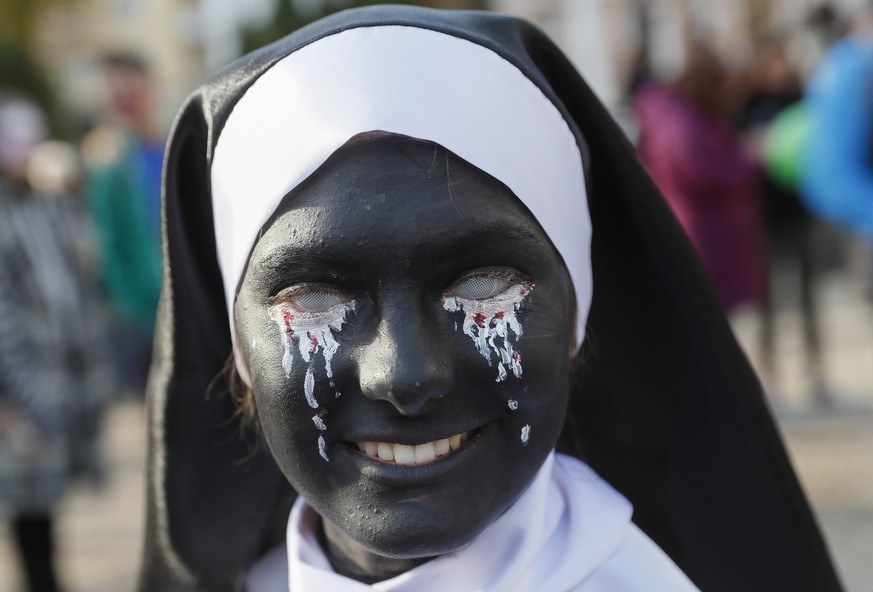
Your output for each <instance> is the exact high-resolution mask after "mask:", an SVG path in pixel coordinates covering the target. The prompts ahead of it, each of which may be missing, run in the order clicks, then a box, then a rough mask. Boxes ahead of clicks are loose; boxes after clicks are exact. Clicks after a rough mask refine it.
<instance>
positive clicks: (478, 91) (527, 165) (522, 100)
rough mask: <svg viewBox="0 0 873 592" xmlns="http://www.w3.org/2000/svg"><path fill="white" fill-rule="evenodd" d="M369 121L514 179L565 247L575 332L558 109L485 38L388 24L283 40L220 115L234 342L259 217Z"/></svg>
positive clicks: (586, 241)
mask: <svg viewBox="0 0 873 592" xmlns="http://www.w3.org/2000/svg"><path fill="white" fill-rule="evenodd" d="M370 131H385V132H391V133H396V134H403V135H406V136H411V137H414V138H418V139H421V140H429V141H432V142H435V143H437V144H439V145H441V146H443V147H444V148H447V149H448V150H450V151H452V152H454V153H455V154H457V155H458V156H460V157H461V158H463V159H464V160H466V161H467V162H469V163H471V164H472V165H474V166H476V167H477V168H479V169H481V170H482V171H485V172H486V173H488V174H489V175H491V176H492V177H494V178H496V179H498V180H500V181H502V182H503V183H504V184H505V185H506V186H507V187H509V189H511V190H512V192H513V193H514V194H515V195H516V196H517V197H518V198H519V199H520V200H521V201H522V203H524V204H525V206H527V208H528V209H529V210H530V211H531V213H532V214H533V215H534V217H535V218H536V219H537V221H538V222H539V223H540V225H541V226H542V227H543V229H544V230H545V232H546V234H548V236H549V238H550V239H551V240H552V243H553V244H554V246H555V248H556V249H557V251H558V253H560V255H561V257H563V259H564V263H565V264H566V266H567V270H568V272H569V274H570V279H571V280H572V282H573V287H574V289H575V292H576V309H577V310H576V312H577V327H576V335H577V345H581V343H582V339H583V338H584V335H585V323H586V320H587V317H588V309H589V307H590V305H591V293H592V278H591V220H590V216H589V214H588V199H587V195H586V191H585V177H584V172H583V170H582V158H581V156H580V152H579V147H578V146H577V144H576V140H575V138H574V136H573V133H572V132H571V131H570V128H569V126H568V125H567V122H566V121H565V120H564V118H563V117H562V115H561V113H560V112H559V111H558V109H557V108H556V107H555V105H554V104H553V103H552V102H551V101H550V100H549V99H548V98H547V97H546V96H545V95H544V94H543V93H542V91H541V90H540V89H539V88H537V86H536V85H535V84H534V83H533V82H531V81H530V80H529V79H528V78H527V77H526V76H525V75H524V74H522V72H521V71H520V70H519V69H518V68H517V67H515V66H514V65H512V64H510V63H509V62H507V61H506V60H505V59H503V58H502V57H500V56H499V55H497V54H496V53H494V52H493V51H491V50H490V49H487V48H485V47H482V46H481V45H477V44H475V43H472V42H470V41H466V40H463V39H459V38H457V37H453V36H451V35H446V34H444V33H439V32H436V31H431V30H428V29H421V28H418V27H407V26H394V25H392V26H377V27H365V28H356V29H350V30H346V31H342V32H340V33H336V34H334V35H331V36H328V37H325V38H322V39H320V40H318V41H316V42H314V43H312V44H310V45H307V46H305V47H303V48H301V49H299V50H297V51H295V52H294V53H292V54H290V55H288V56H287V57H285V58H283V59H282V60H280V61H279V62H277V63H276V64H275V65H273V66H272V67H271V68H270V69H269V70H268V71H267V72H265V73H264V74H263V75H261V77H260V78H258V80H256V81H255V82H254V84H252V86H251V87H250V88H249V89H248V90H247V91H246V93H245V94H244V95H243V97H242V98H241V99H240V100H239V102H238V103H237V104H236V106H235V107H234V109H233V112H232V113H231V114H230V116H229V117H228V119H227V123H226V124H225V126H224V129H223V130H222V131H221V135H220V136H219V139H218V143H217V145H216V147H215V156H214V159H213V163H212V171H211V174H212V202H213V211H214V216H215V236H216V244H217V248H218V262H219V267H220V268H221V273H222V277H223V281H224V293H225V297H226V300H227V307H228V318H229V319H230V320H231V323H230V324H231V335H232V336H233V339H234V344H236V333H235V329H234V323H233V318H234V315H233V304H234V300H235V298H236V288H237V285H238V283H239V280H240V276H241V274H242V272H243V269H245V264H246V261H247V259H248V257H249V254H250V252H251V249H252V246H253V244H254V242H255V240H256V238H257V235H258V232H259V230H260V229H261V227H262V226H263V225H264V223H266V221H267V220H268V219H269V217H270V216H271V215H272V214H273V212H274V211H275V209H276V208H277V207H278V205H279V202H280V201H281V200H282V198H283V197H284V196H285V195H286V194H287V193H288V192H289V191H291V190H292V189H293V188H294V187H296V186H297V185H299V184H300V183H301V182H302V181H303V180H304V179H306V178H307V177H308V176H309V175H310V174H312V173H313V172H314V171H315V170H316V169H317V168H318V167H319V166H321V165H322V164H323V163H324V162H325V161H326V160H327V159H328V158H329V157H330V155H331V154H333V153H334V152H335V151H336V150H337V149H338V148H340V147H341V146H342V145H343V144H345V143H346V142H347V141H348V140H349V139H350V138H352V137H353V136H355V135H357V134H359V133H363V132H370ZM234 351H235V352H236V355H237V368H238V370H239V371H240V373H241V374H242V376H243V379H244V380H245V381H246V382H247V383H248V382H249V379H248V376H247V373H246V368H245V364H242V363H240V359H239V353H238V352H239V348H237V347H236V346H235V347H234Z"/></svg>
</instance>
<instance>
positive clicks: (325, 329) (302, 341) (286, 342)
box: [270, 300, 355, 406]
mask: <svg viewBox="0 0 873 592" xmlns="http://www.w3.org/2000/svg"><path fill="white" fill-rule="evenodd" d="M354 310H355V301H354V300H352V301H351V302H348V303H346V304H343V305H340V306H335V307H333V308H331V309H330V310H327V311H325V312H317V313H315V312H297V311H296V310H294V309H293V308H291V307H290V306H289V305H288V304H285V303H279V304H277V305H275V306H273V307H271V308H270V318H271V319H273V320H274V321H275V322H276V324H277V325H278V326H279V330H280V331H281V333H282V347H283V348H284V350H285V351H284V354H283V356H282V369H283V370H285V376H291V370H292V368H293V366H294V339H297V349H298V351H299V352H300V357H301V358H303V361H304V362H310V366H309V368H308V369H307V375H308V374H309V370H310V369H312V364H311V362H312V358H313V356H314V355H315V354H317V353H318V352H319V350H320V351H321V352H322V355H323V356H324V371H325V374H326V375H327V378H328V380H330V384H331V386H333V384H334V383H333V365H332V362H333V356H334V354H335V353H336V351H337V349H339V343H337V341H336V339H334V336H333V333H334V332H335V331H341V330H342V328H343V323H345V321H346V316H347V315H348V313H349V312H354ZM305 380H306V379H305ZM304 386H305V385H304ZM307 401H309V397H307ZM310 405H312V403H311V402H310ZM316 406H317V405H316Z"/></svg>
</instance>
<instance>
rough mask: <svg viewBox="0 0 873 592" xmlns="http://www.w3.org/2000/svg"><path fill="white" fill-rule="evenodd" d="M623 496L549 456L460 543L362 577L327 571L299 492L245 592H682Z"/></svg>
mask: <svg viewBox="0 0 873 592" xmlns="http://www.w3.org/2000/svg"><path fill="white" fill-rule="evenodd" d="M630 517H631V506H630V503H629V502H628V501H627V500H626V499H625V498H624V497H623V496H622V495H621V494H619V493H618V492H617V491H615V490H614V489H613V488H612V487H610V486H609V485H608V484H607V483H606V482H605V481H603V480H602V479H601V478H600V477H598V476H597V474H595V473H594V471H593V470H591V469H590V468H589V467H588V466H587V465H585V464H584V463H582V462H581V461H579V460H577V459H575V458H572V457H569V456H564V455H560V454H557V455H556V454H554V453H553V454H551V455H550V456H549V457H548V459H546V462H545V463H544V464H543V466H542V468H541V469H540V471H539V473H538V474H537V476H536V478H535V479H534V480H533V482H532V483H531V485H530V486H529V487H528V489H527V490H526V491H525V493H524V494H522V496H521V497H520V498H519V499H518V501H516V502H515V504H513V505H512V507H511V508H510V509H509V510H507V511H506V513H504V514H503V515H502V516H501V517H500V518H498V519H497V520H496V521H495V522H494V523H493V524H491V525H490V526H489V527H488V528H486V529H485V530H484V531H483V532H482V534H480V535H479V536H478V537H476V539H474V540H473V542H472V543H470V544H469V545H468V546H467V547H465V548H463V549H461V550H459V551H456V552H454V553H449V554H447V555H443V556H441V557H438V558H436V559H434V560H432V561H429V562H427V563H424V564H422V565H420V566H418V567H416V568H414V569H412V570H410V571H408V572H406V573H403V574H400V575H399V576H396V577H394V578H391V579H390V580H385V581H382V582H379V583H377V584H372V585H366V584H362V583H360V582H357V581H354V580H351V579H349V578H346V577H344V576H341V575H339V574H337V573H335V572H334V571H333V569H331V567H330V563H329V562H328V560H327V557H326V556H325V555H324V552H323V551H322V549H321V546H320V545H319V543H318V538H317V536H316V532H317V527H318V516H317V514H316V513H315V511H314V510H313V509H312V508H310V507H309V505H308V504H307V503H306V502H305V500H303V498H298V500H297V503H295V505H294V508H293V510H292V511H291V516H290V518H289V520H288V539H287V540H288V543H287V545H286V547H282V548H279V549H276V550H275V551H273V552H271V553H270V554H268V555H267V556H265V557H264V558H262V559H261V560H260V561H259V562H258V563H257V564H255V566H254V567H253V568H252V570H251V571H250V572H249V575H248V578H247V581H246V589H247V590H248V592H328V591H329V592H365V591H367V590H376V591H379V592H446V591H448V590H451V591H452V592H467V591H469V592H486V591H487V592H686V591H688V592H690V591H694V590H697V588H696V587H695V586H694V584H692V583H691V582H690V581H689V580H688V578H687V577H686V576H685V575H684V574H683V573H682V572H681V571H680V570H679V568H678V567H676V565H674V564H673V562H672V561H671V560H670V559H669V557H667V555H666V554H665V553H664V552H663V551H661V549H660V548H658V546H657V545H655V543H653V542H652V541H651V539H649V538H648V537H647V536H646V535H645V534H643V532H642V531H640V530H639V529H638V528H637V527H636V525H634V524H633V523H632V522H631V521H630Z"/></svg>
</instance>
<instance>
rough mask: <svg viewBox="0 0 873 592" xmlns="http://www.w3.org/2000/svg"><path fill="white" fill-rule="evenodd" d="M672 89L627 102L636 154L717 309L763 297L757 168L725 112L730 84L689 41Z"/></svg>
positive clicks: (711, 56) (657, 87) (707, 53)
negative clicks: (687, 242) (636, 130)
mask: <svg viewBox="0 0 873 592" xmlns="http://www.w3.org/2000/svg"><path fill="white" fill-rule="evenodd" d="M687 55H688V58H687V62H686V65H685V68H684V71H683V72H682V73H681V74H680V76H679V77H678V79H677V80H676V81H675V82H674V83H673V84H669V85H668V84H661V83H658V82H649V83H648V84H646V85H644V86H643V87H642V88H641V89H640V90H639V92H638V93H637V95H636V97H635V99H634V109H635V111H636V113H637V116H638V119H639V127H640V135H639V140H638V155H639V157H640V160H641V161H642V163H643V164H644V165H645V167H646V169H647V170H648V172H649V174H650V175H651V177H652V179H653V180H654V181H655V183H656V184H657V185H658V187H659V188H660V189H661V191H662V192H663V194H664V197H665V198H666V199H667V202H668V203H669V204H670V206H671V208H672V209H673V212H674V213H675V214H676V217H677V218H678V219H679V222H680V223H681V225H682V227H683V228H684V229H685V231H686V233H687V234H688V236H689V238H690V239H691V242H692V243H693V244H694V246H695V248H696V250H697V253H698V255H699V256H700V258H701V259H702V261H703V264H704V267H705V268H706V270H707V272H708V273H709V276H710V278H711V280H712V282H713V284H714V285H715V289H716V292H717V293H718V295H719V297H720V299H721V303H722V305H723V307H724V308H725V309H726V310H727V311H733V310H736V309H737V308H739V307H741V306H744V305H761V304H763V303H764V302H765V300H766V298H767V292H768V288H767V265H766V260H765V253H766V250H765V245H764V232H763V225H762V216H761V209H760V202H759V194H758V189H759V183H760V171H759V169H758V167H757V166H756V164H755V163H754V162H753V160H752V159H750V158H749V156H748V155H747V154H746V151H745V149H744V146H743V144H742V143H741V140H740V136H739V134H738V133H737V132H736V130H735V129H734V127H733V126H732V125H731V123H730V122H729V119H728V115H729V114H730V113H731V110H732V109H733V108H734V107H735V105H736V90H737V87H736V81H735V80H732V79H731V77H730V75H729V74H728V72H727V71H726V70H725V68H724V67H723V66H722V64H721V62H720V61H719V59H718V57H717V56H716V55H715V53H714V52H713V51H712V50H710V49H709V48H707V47H705V46H703V45H701V44H694V45H693V46H692V47H691V48H690V49H689V51H688V52H687Z"/></svg>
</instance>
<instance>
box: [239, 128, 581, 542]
mask: <svg viewBox="0 0 873 592" xmlns="http://www.w3.org/2000/svg"><path fill="white" fill-rule="evenodd" d="M236 323H237V329H238V337H239V343H240V344H241V347H242V350H243V355H244V357H245V359H246V361H247V363H248V367H249V372H250V374H251V377H252V385H253V389H254V393H255V404H256V407H257V409H258V416H259V419H260V422H261V425H262V429H263V434H264V437H265V439H266V442H267V444H268V446H269V448H270V450H271V452H272V454H273V456H274V457H275V458H276V461H277V463H278V465H279V467H280V468H281V470H282V471H283V472H284V474H285V475H286V477H287V478H288V480H289V481H290V482H291V484H292V485H293V486H294V487H295V488H296V489H297V491H298V492H300V493H301V494H302V495H303V496H304V497H305V498H306V499H307V501H308V502H309V503H310V504H311V505H312V506H313V507H314V508H315V510H316V511H317V512H318V513H319V514H320V515H321V516H322V517H323V518H325V519H327V520H329V521H330V522H331V523H333V525H335V526H336V527H337V528H338V529H339V530H340V531H342V532H343V533H345V534H347V535H348V536H350V537H351V538H352V539H353V540H354V541H355V542H357V543H359V544H360V545H362V546H363V547H364V548H365V549H367V550H369V551H371V552H373V553H376V554H378V555H380V556H383V557H391V558H421V557H429V556H433V555H438V554H441V553H445V552H449V551H453V550H456V549H458V548H460V547H461V546H463V545H465V544H466V543H468V542H469V541H470V540H471V539H472V538H473V537H474V536H475V535H476V534H478V533H479V532H481V531H482V529H484V528H485V527H486V526H487V525H488V524H490V523H491V522H492V521H493V520H495V519H496V518H497V517H498V516H500V514H501V513H503V512H504V511H505V510H506V509H507V508H508V507H509V506H510V505H511V504H512V503H513V501H515V500H516V499H517V498H518V496H519V495H520V494H521V493H522V492H523V491H524V489H525V487H526V486H527V484H528V483H529V482H530V480H531V479H532V478H533V476H534V475H535V473H536V471H537V469H538V468H539V467H540V465H541V464H542V462H543V460H544V459H545V457H546V456H547V454H548V453H549V451H550V450H551V449H552V448H553V446H554V444H555V441H556V439H557V437H558V434H559V432H560V430H561V427H562V425H563V420H564V414H565V408H566V403H567V392H568V375H569V364H570V360H569V357H568V353H567V352H568V347H569V344H570V343H571V335H572V327H573V296H572V289H571V285H570V280H569V278H568V276H567V273H566V270H565V268H564V265H563V263H562V261H561V260H560V258H559V257H558V255H557V254H556V253H555V251H554V249H553V247H552V246H551V243H550V242H549V240H548V239H547V238H546V237H545V235H544V233H543V231H542V229H541V228H540V227H539V225H538V223H537V222H536V221H535V220H534V219H533V217H532V216H531V215H530V214H529V213H528V212H527V210H526V209H525V208H524V206H522V205H521V203H520V202H519V201H518V200H517V199H516V198H515V197H514V196H513V195H512V194H511V192H509V190H507V189H506V188H505V187H504V186H503V185H501V184H500V183H498V182H496V181H495V180H494V179H492V178H491V177H489V176H488V175H486V174H485V173H483V172H481V171H480V170H479V169H477V168H475V167H473V166H471V165H469V164H468V163H466V162H464V161H463V160H461V159H459V158H457V157H456V156H454V155H452V154H451V153H447V152H446V151H445V150H444V149H442V148H440V147H438V146H435V145H434V144H431V143H427V142H421V141H416V140H409V139H401V138H393V137H392V138H389V139H380V140H378V141H375V142H370V143H365V144H352V145H349V146H347V147H345V148H343V149H341V150H340V151H338V152H337V153H336V154H334V156H333V157H331V159H330V160H328V162H327V163H325V164H324V165H323V166H322V167H321V168H320V169H319V170H318V171H317V172H316V173H315V174H314V175H312V176H311V177H310V178H309V179H308V180H307V181H306V182H305V183H304V184H303V185H301V186H300V187H298V188H297V189H295V190H294V191H293V192H292V193H291V194H289V195H288V196H286V198H285V199H284V200H283V202H282V204H281V205H280V207H279V209H278V210H277V213H276V215H275V216H274V218H273V219H272V220H271V222H270V223H269V225H268V228H267V230H266V231H265V232H264V233H263V235H262V237H261V238H260V240H259V241H258V242H257V244H256V245H255V247H254V249H253V252H252V255H251V258H250V261H249V265H248V268H247V270H246V273H245V275H244V278H243V281H242V283H241V286H240V290H239V294H238V297H237V302H236Z"/></svg>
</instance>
